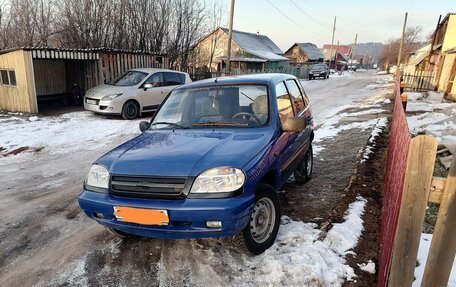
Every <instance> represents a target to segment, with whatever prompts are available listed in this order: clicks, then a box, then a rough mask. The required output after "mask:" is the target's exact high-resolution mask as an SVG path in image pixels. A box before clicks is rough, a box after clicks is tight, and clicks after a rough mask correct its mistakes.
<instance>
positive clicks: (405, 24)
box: [396, 12, 408, 69]
mask: <svg viewBox="0 0 456 287" xmlns="http://www.w3.org/2000/svg"><path fill="white" fill-rule="evenodd" d="M407 15H408V13H407V12H405V18H404V26H403V27H402V38H401V45H400V46H399V55H398V56H397V64H396V65H397V68H398V69H399V66H400V65H401V57H402V47H403V46H404V37H405V27H406V26H407Z"/></svg>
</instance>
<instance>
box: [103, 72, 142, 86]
mask: <svg viewBox="0 0 456 287" xmlns="http://www.w3.org/2000/svg"><path fill="white" fill-rule="evenodd" d="M146 76H147V73H144V72H139V71H127V72H125V73H124V74H122V75H121V76H120V77H117V78H115V79H114V80H112V81H110V82H108V85H112V86H136V85H137V84H139V83H141V81H142V80H143V79H144V78H145V77H146Z"/></svg>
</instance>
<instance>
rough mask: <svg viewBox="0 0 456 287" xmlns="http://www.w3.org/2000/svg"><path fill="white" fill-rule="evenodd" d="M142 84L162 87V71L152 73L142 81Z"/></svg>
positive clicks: (163, 83)
mask: <svg viewBox="0 0 456 287" xmlns="http://www.w3.org/2000/svg"><path fill="white" fill-rule="evenodd" d="M144 84H152V86H153V87H163V86H164V85H165V80H164V77H163V73H155V74H153V75H152V76H150V77H149V78H148V79H147V80H146V81H145V82H144Z"/></svg>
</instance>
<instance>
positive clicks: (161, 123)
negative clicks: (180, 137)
mask: <svg viewBox="0 0 456 287" xmlns="http://www.w3.org/2000/svg"><path fill="white" fill-rule="evenodd" d="M155 125H171V126H175V127H178V128H181V129H189V128H190V127H186V126H183V125H180V124H178V123H171V122H156V123H153V124H151V126H155Z"/></svg>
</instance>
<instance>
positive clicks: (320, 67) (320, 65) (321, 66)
mask: <svg viewBox="0 0 456 287" xmlns="http://www.w3.org/2000/svg"><path fill="white" fill-rule="evenodd" d="M312 69H326V65H323V64H317V65H313V66H312Z"/></svg>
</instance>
